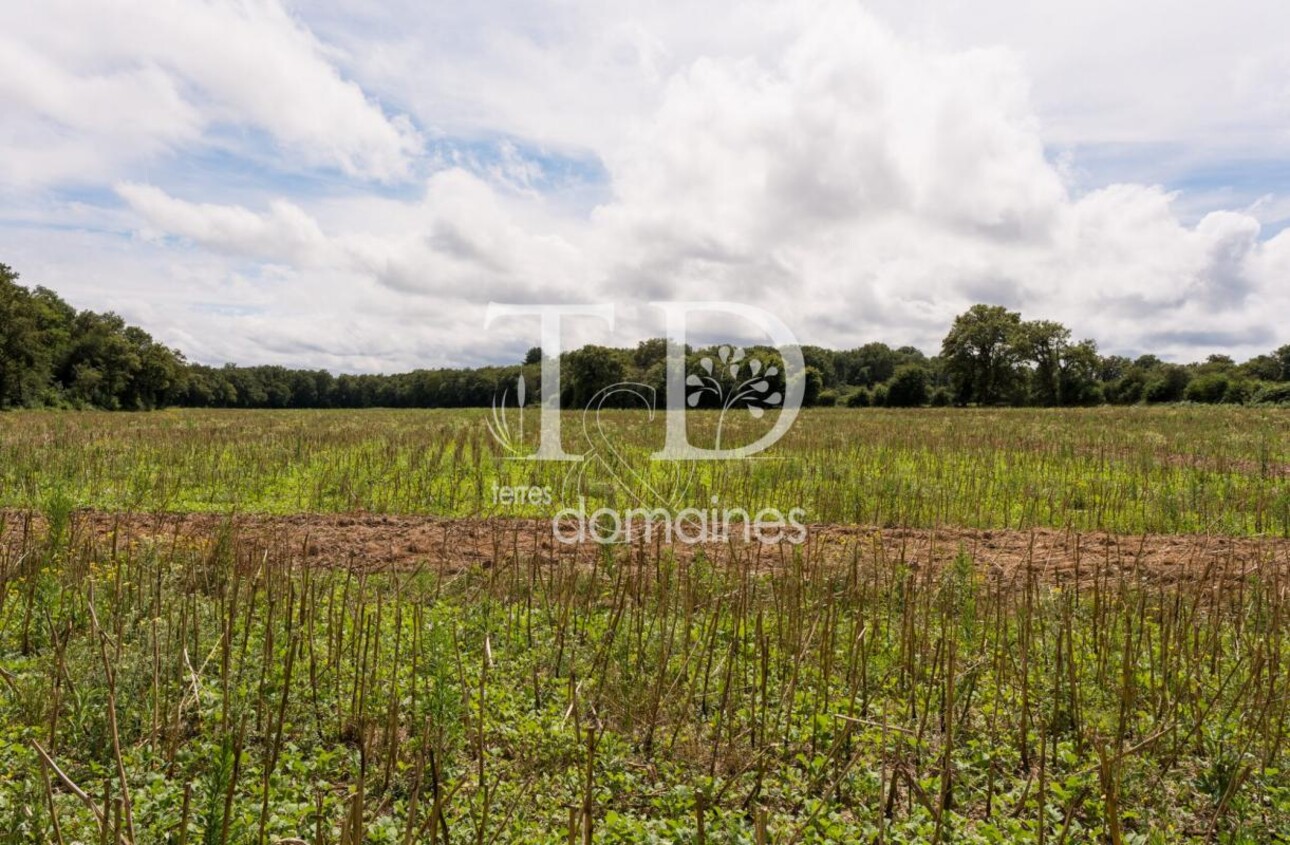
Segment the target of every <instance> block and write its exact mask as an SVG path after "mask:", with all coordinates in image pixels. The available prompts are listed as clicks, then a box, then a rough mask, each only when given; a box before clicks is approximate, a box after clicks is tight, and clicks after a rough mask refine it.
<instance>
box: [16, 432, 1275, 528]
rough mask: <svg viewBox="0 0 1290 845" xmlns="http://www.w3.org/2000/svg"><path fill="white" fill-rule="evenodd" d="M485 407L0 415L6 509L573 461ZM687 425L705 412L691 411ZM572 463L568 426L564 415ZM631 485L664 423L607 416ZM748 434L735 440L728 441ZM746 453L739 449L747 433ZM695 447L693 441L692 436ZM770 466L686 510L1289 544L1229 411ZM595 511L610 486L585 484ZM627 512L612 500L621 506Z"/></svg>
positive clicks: (913, 441)
mask: <svg viewBox="0 0 1290 845" xmlns="http://www.w3.org/2000/svg"><path fill="white" fill-rule="evenodd" d="M485 416H486V414H485V412H483V411H318V412H311V411H281V412H274V411H256V412H250V413H248V412H238V411H168V412H159V413H153V414H108V413H79V414H60V413H39V412H37V413H14V414H5V415H0V506H11V507H44V506H45V505H46V503H47V502H49V501H50V500H51V499H55V498H60V497H61V498H67V499H70V500H71V501H72V502H73V503H74V504H75V505H77V506H88V507H96V508H102V509H108V510H132V511H181V512H182V511H215V512H226V511H229V510H238V511H243V512H262V513H297V512H323V513H337V512H339V513H344V512H353V511H369V512H373V513H402V514H428V515H438V516H489V515H494V514H501V515H511V514H514V513H516V512H527V513H533V514H540V513H543V509H542V508H540V507H538V508H532V507H531V508H528V509H527V510H523V509H521V510H518V511H517V509H515V508H512V507H507V508H504V509H499V508H498V506H497V504H496V503H495V502H494V487H495V486H497V485H528V484H534V485H542V486H551V487H555V488H559V487H560V485H561V483H562V481H563V479H564V473H565V472H566V471H567V469H568V468H567V466H564V465H561V464H543V463H533V462H525V461H502V460H499V458H500V457H501V453H500V451H499V448H498V446H497V444H496V443H495V442H494V440H493V439H492V438H491V437H490V435H489V433H488V431H487V428H486V426H485ZM694 416H695V417H697V418H698V420H699V425H698V426H697V427H698V428H700V429H702V428H703V427H704V426H707V427H709V428H710V427H711V422H712V419H713V417H712V415H710V414H707V415H705V414H702V413H696V414H695V415H694ZM567 417H568V418H567V419H566V422H565V432H566V438H565V439H566V441H567V444H568V445H567V448H568V449H570V450H571V451H584V450H585V447H582V446H580V444H581V440H580V436H581V434H580V420H579V418H578V416H577V415H572V414H570V415H567ZM607 419H608V429H609V432H610V434H611V436H612V437H613V438H614V440H615V443H616V444H617V445H619V446H620V447H621V448H622V449H623V450H624V451H625V452H626V453H627V454H628V455H629V457H630V458H631V459H632V460H634V462H635V463H636V465H637V467H638V468H639V469H641V470H642V471H654V472H660V473H661V472H663V471H665V469H666V467H665V466H663V465H660V466H657V467H652V468H651V467H650V465H649V462H648V461H647V459H646V458H647V455H648V453H649V452H650V451H652V450H653V449H656V448H658V446H659V444H660V443H661V442H662V440H661V428H660V425H661V423H656V424H654V425H649V424H647V423H646V422H645V417H644V415H643V414H640V413H638V412H630V411H620V412H608V414H607ZM749 424H750V423H749V421H748V420H746V419H739V420H736V421H735V422H734V423H731V424H729V425H728V428H729V430H731V431H732V432H733V433H732V434H730V435H728V436H729V437H731V438H732V439H736V442H738V441H737V438H738V437H739V436H740V431H739V428H738V427H739V426H748V425H749ZM747 439H751V438H747ZM695 442H701V434H700V435H696V438H695ZM765 454H766V456H767V457H768V458H769V459H767V460H754V461H746V462H728V461H717V462H709V463H706V464H700V465H699V466H697V467H696V469H695V477H694V480H693V483H692V484H691V485H690V487H689V489H688V501H689V503H692V504H698V505H704V504H706V503H708V502H709V501H710V500H711V497H712V496H717V497H718V498H719V499H720V500H721V501H722V502H723V503H725V504H729V505H732V506H735V505H737V506H742V507H746V508H757V507H760V506H763V505H767V504H770V505H774V506H777V507H783V506H786V505H787V506H797V505H800V506H802V507H803V508H805V510H806V512H807V518H808V519H809V520H810V521H812V522H815V523H824V522H842V523H854V524H872V525H902V526H917V527H933V526H937V525H953V526H972V527H981V528H1009V529H1028V528H1031V527H1036V526H1048V527H1054V528H1067V527H1069V528H1074V529H1077V530H1083V531H1093V530H1097V531H1112V532H1118V533H1138V532H1155V533H1199V534H1231V535H1273V536H1281V537H1287V536H1290V484H1287V482H1288V481H1290V414H1287V413H1285V411H1280V410H1257V409H1239V408H1238V409H1223V408H1208V407H1206V408H1097V409H1087V410H1063V411H1034V410H1015V409H1002V410H997V411H977V410H955V409H951V410H930V409H923V410H917V411H885V410H866V411H864V412H857V411H854V410H850V409H836V410H833V409H818V410H808V411H805V412H803V415H802V416H801V418H799V420H798V422H797V424H796V425H795V426H794V427H793V429H792V430H790V432H789V433H788V435H787V436H785V438H784V439H783V440H781V441H780V442H779V443H777V444H776V445H775V446H774V447H772V449H771V450H770V451H768V452H767V453H765ZM586 490H587V493H588V494H589V496H590V497H591V498H592V500H593V502H595V503H597V504H600V503H614V501H615V499H621V493H620V491H618V490H617V489H616V488H615V486H614V485H611V484H606V483H597V480H596V479H595V478H592V479H591V480H590V482H589V483H588V484H587V485H586ZM620 504H621V503H620Z"/></svg>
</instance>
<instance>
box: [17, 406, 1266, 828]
mask: <svg viewBox="0 0 1290 845" xmlns="http://www.w3.org/2000/svg"><path fill="white" fill-rule="evenodd" d="M487 417H488V414H487V413H486V412H483V411H318V412H299V411H292V412H287V411H283V412H274V411H252V412H229V411H164V412H156V413H149V414H106V413H91V412H86V413H42V412H22V413H10V414H3V415H0V843H2V844H3V845H9V843H36V842H41V843H43V842H57V843H60V845H62V843H74V842H81V843H95V842H97V843H153V842H158V843H161V842H164V843H184V845H187V843H201V845H227V843H255V845H260V844H261V843H295V842H305V843H317V845H323V844H324V843H334V845H357V843H360V842H373V843H398V844H399V845H411V843H476V845H493V843H508V842H534V843H567V842H584V843H591V842H597V843H600V842H603V843H618V842H621V843H637V842H659V843H670V842H684V843H756V844H758V845H759V844H760V843H769V842H775V843H852V842H866V843H868V842H874V843H914V842H970V843H1077V842H1109V843H1114V845H1120V843H1170V842H1229V843H1266V842H1277V841H1290V776H1287V774H1286V772H1287V767H1288V766H1290V759H1288V758H1290V751H1288V750H1287V737H1288V734H1290V726H1288V720H1290V645H1288V644H1287V639H1286V637H1287V616H1288V614H1290V603H1288V599H1290V592H1288V588H1290V541H1288V540H1287V538H1288V537H1290V414H1287V413H1286V412H1285V411H1277V410H1259V409H1240V408H1226V409H1225V408H1195V407H1189V406H1179V407H1172V408H1150V409H1148V408H1121V409H1109V408H1107V409H1088V410H1079V411H1061V412H1049V411H1042V410H962V409H946V410H931V409H926V410H916V411H895V410H877V409H873V410H850V409H813V410H809V411H804V412H803V414H802V416H801V417H800V418H799V420H798V422H797V424H796V426H795V427H794V428H793V429H792V431H791V432H790V433H789V434H788V435H787V436H786V437H785V438H784V439H783V440H782V441H780V442H779V443H778V444H777V445H776V446H775V447H774V448H773V449H772V450H771V451H770V452H769V453H768V454H767V459H766V460H754V461H747V462H715V463H710V464H702V465H698V466H695V467H693V468H692V470H691V468H687V470H686V474H685V476H684V478H683V480H684V482H685V483H683V484H681V485H679V486H678V487H676V488H675V489H677V490H679V491H680V492H679V494H678V495H679V497H680V500H681V501H683V502H685V503H689V504H694V505H696V506H705V505H706V504H707V503H710V502H711V501H713V500H714V499H716V500H719V501H720V502H721V503H722V505H723V506H738V507H744V508H747V509H749V510H756V509H758V508H761V507H778V508H784V509H787V508H790V507H801V508H803V509H804V510H805V512H806V514H807V521H808V522H809V523H811V527H812V528H811V530H812V540H811V541H810V542H808V543H806V544H804V545H789V544H781V545H775V546H764V545H762V544H759V543H756V542H751V543H748V542H737V541H730V542H728V543H715V544H707V545H702V546H695V547H689V546H684V545H680V544H676V545H673V544H666V543H659V542H654V543H646V542H638V543H627V544H619V545H603V546H597V545H592V544H587V545H585V546H581V547H576V548H561V547H559V546H558V545H553V544H552V543H551V541H550V524H549V521H548V520H546V519H545V517H548V516H550V513H549V511H550V506H549V505H543V504H536V505H535V504H526V505H523V506H510V505H504V504H502V503H500V502H499V501H498V499H497V495H496V490H497V489H498V488H500V487H512V486H533V485H535V486H539V487H551V488H557V489H565V490H567V489H569V488H568V486H567V485H568V481H569V475H568V472H569V468H568V467H565V466H556V465H550V464H541V463H534V462H526V461H513V460H504V458H505V457H506V455H505V453H504V451H503V450H502V449H501V448H500V447H499V445H498V443H497V442H496V441H495V439H494V438H492V437H491V436H490V434H489V432H488V429H487V426H486V421H487ZM696 420H697V428H698V430H699V431H700V433H702V432H703V431H710V430H711V429H712V428H713V427H714V426H715V424H716V423H715V420H714V419H713V418H711V417H710V416H709V417H702V416H700V417H696ZM605 421H606V423H605V424H606V431H607V432H608V433H609V434H610V436H611V439H612V440H613V442H615V443H616V444H618V446H619V452H617V453H615V455H614V460H616V461H619V462H621V463H622V464H623V465H629V466H632V467H634V468H635V469H636V470H637V471H638V472H642V473H648V474H649V475H648V476H644V477H647V478H648V479H649V480H650V481H651V482H658V486H659V487H660V488H662V487H663V486H664V484H665V483H667V482H670V481H673V480H674V479H672V478H671V477H670V475H669V474H670V473H671V472H673V471H674V470H675V468H674V467H667V466H662V465H660V466H655V465H651V464H649V463H648V462H647V461H646V460H645V457H646V455H647V454H648V452H649V451H651V450H652V449H653V448H657V444H658V442H659V440H658V438H657V437H656V436H655V435H657V434H658V429H657V425H656V424H657V420H656V421H654V422H650V421H649V420H648V419H647V418H646V417H645V416H644V415H643V414H642V413H640V412H631V411H618V412H611V413H608V414H606V416H605ZM534 423H535V420H534ZM726 425H727V428H728V431H730V432H732V433H731V434H729V435H728V436H730V437H732V438H734V437H735V436H736V435H737V434H738V433H740V432H741V431H743V433H747V431H750V430H751V429H741V427H743V426H751V425H752V422H750V421H748V420H746V419H744V418H739V419H734V420H730V421H727V423H726ZM566 428H567V434H568V441H569V447H570V448H571V449H572V448H573V444H574V442H575V440H576V438H577V437H578V436H579V433H580V428H579V426H578V424H577V422H576V420H575V419H574V418H573V417H570V418H569V419H568V420H567V421H566ZM530 434H531V432H530ZM696 439H697V438H696ZM691 471H692V473H693V474H692V475H690V474H689V473H690V472H691ZM576 490H577V492H578V493H579V494H582V495H585V496H587V497H588V499H589V500H590V501H591V502H592V503H593V504H595V505H602V504H603V505H614V506H622V505H623V504H624V501H623V500H624V493H623V488H622V485H621V484H618V483H615V482H614V481H613V480H612V478H608V477H606V476H605V475H604V474H598V473H597V472H596V471H594V470H592V471H590V472H587V473H584V474H582V475H580V476H578V477H577V487H576ZM414 530H417V531H422V532H424V533H426V534H427V536H430V535H433V536H435V537H438V538H439V539H437V540H431V541H421V540H418V541H417V542H410V541H409V540H408V538H409V537H410V536H412V534H411V533H410V532H413V531H414ZM434 532H439V533H438V534H434ZM360 534H361V536H362V538H363V539H362V542H361V543H360V542H359V541H358V539H357V538H358V537H359V535H360ZM417 536H418V537H420V536H421V535H417ZM396 542H398V543H400V544H401V545H400V547H399V551H400V554H399V556H398V557H397V560H395V559H392V558H386V557H381V556H379V555H377V551H378V550H379V549H380V548H382V547H384V546H390V545H393V544H394V543H396ZM1005 548H1006V550H1007V553H1006V554H1004V553H1003V551H1002V550H1003V549H1005Z"/></svg>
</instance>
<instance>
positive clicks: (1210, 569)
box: [0, 510, 1290, 582]
mask: <svg viewBox="0 0 1290 845" xmlns="http://www.w3.org/2000/svg"><path fill="white" fill-rule="evenodd" d="M566 527H567V526H566ZM66 530H67V531H68V536H69V537H70V541H71V542H72V543H76V544H84V545H88V546H89V547H91V548H92V549H98V550H103V551H106V550H108V549H110V548H117V549H121V548H126V547H128V546H129V545H131V544H133V545H136V546H138V545H144V544H146V545H152V546H154V547H161V548H165V547H166V546H171V547H173V548H182V549H184V550H192V549H199V550H204V549H211V548H214V547H215V546H216V545H218V544H225V545H226V546H227V547H228V548H231V549H232V550H233V551H234V552H235V553H236V554H237V555H238V556H239V557H240V558H242V559H245V560H253V559H255V558H257V557H258V558H266V557H267V556H271V557H272V558H273V559H274V560H289V561H293V562H295V563H299V564H303V565H310V566H319V567H350V568H362V569H367V570H403V571H407V570H414V569H417V568H423V567H424V568H429V569H434V570H438V571H441V572H459V571H463V570H466V569H470V568H472V567H481V568H488V567H491V566H494V565H499V564H513V563H515V562H517V561H520V562H524V563H526V564H532V563H539V564H543V563H545V564H550V563H556V562H566V563H567V562H585V563H587V564H593V563H594V562H595V561H597V560H599V559H601V558H602V557H603V555H604V554H605V553H606V548H605V547H603V546H601V545H598V544H596V543H594V542H590V541H586V542H578V543H563V542H559V541H557V540H556V539H555V538H554V536H553V532H552V524H551V521H550V520H549V519H545V518H542V519H515V518H495V517H494V518H487V519H484V518H479V519H446V518H435V517H423V516H389V515H376V514H365V513H357V514H296V515H290V516H268V515H255V514H238V515H231V516H225V515H219V514H207V513H183V514H175V513H161V514H153V513H149V514H143V513H136V514H126V513H106V512H101V511H91V510H80V511H76V512H74V513H73V514H72V515H71V518H70V521H69V524H68V526H67V529H66ZM46 532H47V525H46V520H45V518H44V517H43V516H42V515H41V514H39V513H36V512H31V511H21V510H0V562H9V563H12V562H13V561H14V560H15V559H16V558H17V557H18V556H20V555H22V554H25V553H27V552H29V551H31V550H33V549H36V548H37V547H38V544H39V543H40V542H41V539H42V538H43V537H44V536H45V534H46ZM566 536H568V534H567V533H566ZM612 551H613V553H614V554H615V555H616V556H617V557H618V559H619V560H628V559H630V560H633V561H637V562H640V563H642V564H648V563H652V562H654V561H657V560H658V559H660V557H663V556H667V555H671V556H673V557H674V558H675V559H677V560H680V561H689V560H693V559H694V558H695V557H696V556H697V555H703V556H704V557H706V558H707V559H708V560H709V561H711V562H713V563H715V564H718V565H721V564H725V565H739V566H749V567H756V568H763V567H764V568H765V569H767V570H772V569H774V568H776V567H780V566H789V565H807V566H821V565H823V566H850V565H855V564H857V563H862V564H865V565H869V564H873V563H888V564H892V563H902V564H904V565H906V566H907V567H909V568H910V569H911V570H913V571H920V570H927V569H928V568H930V569H932V570H935V569H939V568H940V567H942V566H944V565H946V564H947V563H949V562H952V561H954V560H955V559H956V558H957V556H958V555H959V554H960V553H966V554H967V555H969V556H970V557H971V559H972V560H973V562H974V564H975V566H976V567H977V568H978V571H980V572H982V574H983V575H985V576H987V577H989V578H991V579H998V580H1013V579H1015V578H1018V577H1020V576H1022V575H1026V576H1029V575H1035V576H1037V577H1040V578H1043V579H1045V580H1053V581H1063V582H1064V581H1070V580H1081V581H1082V580H1087V579H1090V578H1095V577H1097V578H1106V577H1118V576H1120V575H1125V576H1133V577H1135V578H1137V579H1145V580H1151V581H1162V582H1170V581H1178V580H1193V579H1202V580H1213V581H1215V582H1220V581H1227V580H1231V579H1240V578H1248V577H1250V576H1254V575H1262V576H1263V577H1264V578H1267V577H1269V576H1274V575H1278V576H1279V575H1281V574H1285V573H1290V539H1286V538H1234V537H1223V536H1200V535H1148V536H1134V535H1114V534H1101V533H1076V532H1069V531H1060V530H1053V529H1035V530H1031V531H1017V530H982V529H970V528H939V529H908V528H890V527H874V526H857V525H837V524H817V525H810V526H808V527H807V537H806V541H805V542H804V543H802V544H801V545H800V546H794V545H792V544H790V543H787V542H781V543H776V544H767V543H762V542H759V541H757V540H746V539H744V538H743V537H741V536H735V537H734V538H732V539H729V540H727V541H724V542H705V543H684V542H679V541H674V542H667V541H666V540H665V539H664V538H663V537H662V536H661V535H660V534H658V533H656V535H655V537H654V538H653V539H651V540H648V541H647V540H645V539H637V540H634V541H631V542H628V543H625V544H619V545H616V546H614V547H612Z"/></svg>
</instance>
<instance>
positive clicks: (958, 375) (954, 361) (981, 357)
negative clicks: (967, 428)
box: [941, 305, 1021, 405]
mask: <svg viewBox="0 0 1290 845" xmlns="http://www.w3.org/2000/svg"><path fill="white" fill-rule="evenodd" d="M1020 333H1021V315H1020V314H1018V313H1017V312H1015V311H1009V310H1008V309H1007V308H1004V307H1003V306H1002V305H973V306H972V307H971V308H970V309H968V310H967V311H965V312H964V313H962V314H960V315H959V316H957V317H955V318H954V325H953V326H951V327H950V333H949V334H947V335H946V336H945V340H944V341H943V342H942V343H941V358H942V359H944V361H945V369H946V372H947V373H948V374H949V377H950V383H951V385H952V386H953V389H954V395H955V397H956V398H957V399H958V401H959V403H960V404H964V405H965V404H967V403H969V402H975V403H977V404H980V405H996V404H1000V403H1002V402H1003V401H1004V400H1005V399H1007V398H1008V397H1009V396H1011V395H1012V390H1013V388H1014V386H1015V383H1016V380H1017V364H1018V362H1019V361H1020V357H1021V356H1020V353H1021V348H1020V344H1019V340H1020Z"/></svg>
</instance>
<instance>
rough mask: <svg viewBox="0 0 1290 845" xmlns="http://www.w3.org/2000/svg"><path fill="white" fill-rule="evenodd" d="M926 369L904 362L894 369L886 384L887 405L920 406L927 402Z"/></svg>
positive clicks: (901, 406) (900, 406) (895, 406)
mask: <svg viewBox="0 0 1290 845" xmlns="http://www.w3.org/2000/svg"><path fill="white" fill-rule="evenodd" d="M927 384H928V375H927V369H926V368H924V367H921V366H919V365H918V364H905V365H903V366H902V367H901V368H900V369H898V370H896V372H895V374H894V375H893V376H892V378H891V381H890V382H889V383H888V384H887V405H888V407H891V408H920V407H922V406H923V405H926V404H927V401H928V398H929V393H928V387H927Z"/></svg>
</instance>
